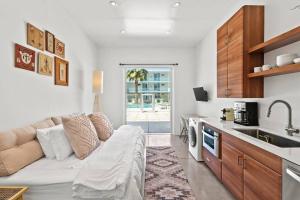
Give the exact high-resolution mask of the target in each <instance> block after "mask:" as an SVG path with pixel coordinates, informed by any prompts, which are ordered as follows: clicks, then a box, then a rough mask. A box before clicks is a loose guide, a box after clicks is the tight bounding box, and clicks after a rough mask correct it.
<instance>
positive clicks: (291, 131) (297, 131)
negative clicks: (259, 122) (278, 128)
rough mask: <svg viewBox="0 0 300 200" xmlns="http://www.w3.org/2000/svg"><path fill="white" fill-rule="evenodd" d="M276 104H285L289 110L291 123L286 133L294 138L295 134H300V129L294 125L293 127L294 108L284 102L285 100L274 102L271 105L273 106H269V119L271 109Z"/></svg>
mask: <svg viewBox="0 0 300 200" xmlns="http://www.w3.org/2000/svg"><path fill="white" fill-rule="evenodd" d="M276 103H283V104H284V105H286V107H287V108H288V111H289V123H288V126H287V128H286V129H285V130H286V132H287V134H288V135H290V136H293V133H299V129H295V128H293V125H292V107H291V106H290V104H289V103H288V102H286V101H283V100H275V101H273V103H271V105H270V106H269V109H268V115H267V117H270V115H271V108H272V107H273V105H274V104H276Z"/></svg>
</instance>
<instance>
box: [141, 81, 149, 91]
mask: <svg viewBox="0 0 300 200" xmlns="http://www.w3.org/2000/svg"><path fill="white" fill-rule="evenodd" d="M142 87H143V89H142V91H147V90H148V84H147V83H143V84H142Z"/></svg>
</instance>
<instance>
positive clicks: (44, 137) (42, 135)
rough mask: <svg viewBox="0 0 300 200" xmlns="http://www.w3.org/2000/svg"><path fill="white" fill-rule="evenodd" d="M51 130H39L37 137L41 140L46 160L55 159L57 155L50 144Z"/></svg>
mask: <svg viewBox="0 0 300 200" xmlns="http://www.w3.org/2000/svg"><path fill="white" fill-rule="evenodd" d="M52 128H53V127H51V128H45V129H37V134H36V137H37V139H38V140H39V142H40V144H41V146H42V150H43V152H44V154H45V156H46V158H50V159H55V153H54V151H53V148H52V145H51V142H50V129H52Z"/></svg>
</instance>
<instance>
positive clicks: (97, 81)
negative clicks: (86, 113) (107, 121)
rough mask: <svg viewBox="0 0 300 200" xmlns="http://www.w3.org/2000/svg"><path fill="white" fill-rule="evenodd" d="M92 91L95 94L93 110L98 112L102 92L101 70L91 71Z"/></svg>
mask: <svg viewBox="0 0 300 200" xmlns="http://www.w3.org/2000/svg"><path fill="white" fill-rule="evenodd" d="M93 93H94V94H95V100H94V106H93V112H94V113H96V112H100V111H101V106H100V94H103V71H101V70H94V72H93Z"/></svg>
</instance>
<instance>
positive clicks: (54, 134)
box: [49, 124, 73, 160]
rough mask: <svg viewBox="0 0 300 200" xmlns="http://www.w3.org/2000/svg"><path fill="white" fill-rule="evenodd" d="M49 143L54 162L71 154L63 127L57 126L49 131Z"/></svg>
mask: <svg viewBox="0 0 300 200" xmlns="http://www.w3.org/2000/svg"><path fill="white" fill-rule="evenodd" d="M49 135H50V143H51V146H52V149H53V152H54V154H55V157H56V160H64V159H66V158H67V157H69V155H71V154H72V153H73V149H72V147H71V144H70V143H69V141H68V139H67V137H66V135H65V130H64V127H63V125H62V124H61V125H58V126H55V127H53V128H52V129H51V130H50V133H49Z"/></svg>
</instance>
